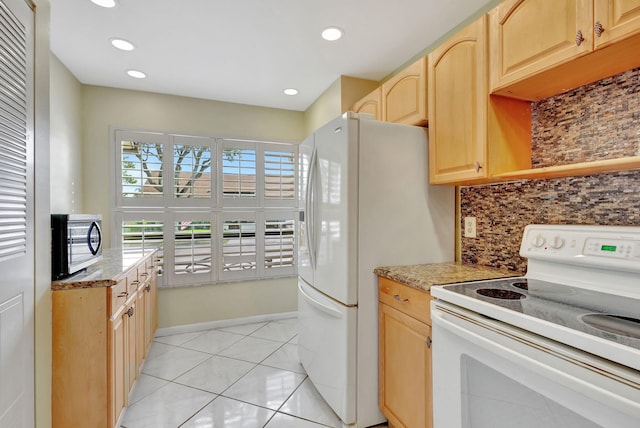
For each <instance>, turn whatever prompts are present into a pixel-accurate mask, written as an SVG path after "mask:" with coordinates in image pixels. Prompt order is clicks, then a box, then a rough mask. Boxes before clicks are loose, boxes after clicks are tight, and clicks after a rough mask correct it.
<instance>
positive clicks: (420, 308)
mask: <svg viewBox="0 0 640 428" xmlns="http://www.w3.org/2000/svg"><path fill="white" fill-rule="evenodd" d="M378 284H379V296H380V298H379V308H378V317H379V330H378V334H379V357H378V358H379V405H380V410H381V411H382V413H383V414H384V415H385V416H386V418H387V419H388V420H389V426H390V427H394V428H401V427H402V428H424V427H428V428H431V427H432V426H433V416H432V415H433V411H432V389H431V388H432V387H431V320H430V319H431V318H430V314H429V302H430V300H431V295H430V294H429V293H428V292H423V291H420V290H417V289H414V288H412V287H409V286H406V285H403V284H400V283H398V282H395V281H392V280H389V279H387V278H382V277H380V278H379V280H378Z"/></svg>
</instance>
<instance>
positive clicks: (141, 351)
mask: <svg viewBox="0 0 640 428" xmlns="http://www.w3.org/2000/svg"><path fill="white" fill-rule="evenodd" d="M148 284H149V280H148V277H147V279H146V280H144V281H143V282H142V284H140V288H138V296H137V298H136V311H137V312H136V314H135V316H134V317H135V319H136V376H137V375H139V374H140V372H141V371H142V363H143V361H144V356H145V355H146V353H147V341H146V334H145V331H146V326H145V322H146V320H147V314H146V311H147V300H148V295H147V291H146V287H147V285H148Z"/></svg>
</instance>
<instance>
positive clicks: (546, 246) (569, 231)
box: [520, 224, 640, 271]
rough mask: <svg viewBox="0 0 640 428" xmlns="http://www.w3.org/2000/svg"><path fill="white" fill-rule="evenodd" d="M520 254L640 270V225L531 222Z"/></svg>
mask: <svg viewBox="0 0 640 428" xmlns="http://www.w3.org/2000/svg"><path fill="white" fill-rule="evenodd" d="M520 255H521V256H523V257H526V258H528V259H540V260H549V261H554V262H557V263H569V264H579V265H589V266H599V267H606V268H622V269H623V270H632V271H640V227H635V226H634V227H623V226H578V225H535V224H534V225H529V226H527V227H526V228H525V232H524V236H523V238H522V243H521V245H520Z"/></svg>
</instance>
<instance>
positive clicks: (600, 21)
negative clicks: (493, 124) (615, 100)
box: [490, 0, 640, 101]
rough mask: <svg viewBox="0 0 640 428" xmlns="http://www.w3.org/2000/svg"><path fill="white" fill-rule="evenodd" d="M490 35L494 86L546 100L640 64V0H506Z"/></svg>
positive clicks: (515, 94) (519, 95) (518, 95)
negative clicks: (639, 50) (639, 51)
mask: <svg viewBox="0 0 640 428" xmlns="http://www.w3.org/2000/svg"><path fill="white" fill-rule="evenodd" d="M490 40H491V41H490V51H491V67H490V69H491V92H492V93H494V94H500V95H505V96H509V97H514V98H520V99H525V100H532V101H534V100H540V99H543V98H547V97H549V96H551V95H556V94H559V93H562V92H565V91H567V90H569V89H573V88H576V87H578V86H581V85H584V84H586V83H590V82H594V81H596V80H599V79H602V78H604V77H607V76H611V75H614V74H617V73H620V72H622V71H625V70H629V69H631V68H634V67H637V66H640V55H638V54H637V50H638V43H640V0H557V1H553V2H551V1H548V0H505V1H504V2H502V3H501V4H499V5H498V6H497V7H496V8H494V9H493V10H492V11H491V12H490ZM605 47H606V49H605Z"/></svg>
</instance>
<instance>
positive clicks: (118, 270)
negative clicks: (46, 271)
mask: <svg viewBox="0 0 640 428" xmlns="http://www.w3.org/2000/svg"><path fill="white" fill-rule="evenodd" d="M155 251H157V250H139V251H131V250H127V251H126V252H124V251H123V250H121V249H117V250H115V249H109V250H103V252H102V259H101V260H100V261H98V262H96V263H94V264H92V265H91V266H89V267H88V268H86V269H84V270H82V271H80V272H78V273H76V274H74V275H72V276H70V277H68V278H65V279H61V280H58V281H53V282H51V289H52V290H70V289H74V288H94V287H110V286H112V285H116V283H117V282H118V279H119V277H120V276H122V274H123V273H124V272H126V271H127V270H129V269H130V268H131V267H133V266H135V265H136V264H137V263H138V262H140V261H141V260H142V259H143V258H144V257H146V256H148V255H150V254H153V253H154V252H155Z"/></svg>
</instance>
